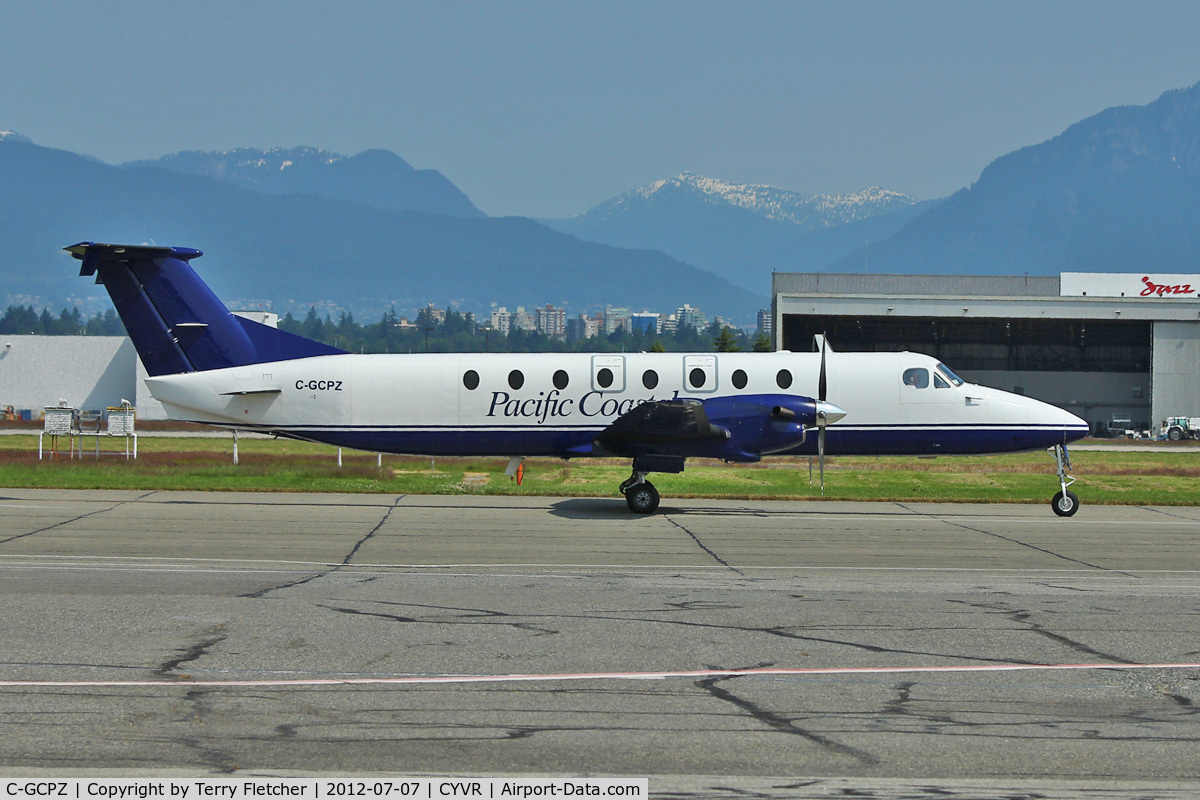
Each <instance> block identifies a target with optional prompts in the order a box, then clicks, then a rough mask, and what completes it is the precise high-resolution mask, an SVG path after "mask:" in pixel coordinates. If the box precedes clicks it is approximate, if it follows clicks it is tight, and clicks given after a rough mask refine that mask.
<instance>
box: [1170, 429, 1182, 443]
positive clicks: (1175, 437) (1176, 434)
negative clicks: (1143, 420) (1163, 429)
mask: <svg viewBox="0 0 1200 800" xmlns="http://www.w3.org/2000/svg"><path fill="white" fill-rule="evenodd" d="M1167 438H1168V439H1170V440H1171V441H1172V442H1179V441H1182V440H1183V429H1182V428H1171V430H1169V431H1167Z"/></svg>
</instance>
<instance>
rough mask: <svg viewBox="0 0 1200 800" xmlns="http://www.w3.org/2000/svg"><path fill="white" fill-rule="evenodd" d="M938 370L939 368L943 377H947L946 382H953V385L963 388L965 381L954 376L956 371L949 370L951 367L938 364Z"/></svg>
mask: <svg viewBox="0 0 1200 800" xmlns="http://www.w3.org/2000/svg"><path fill="white" fill-rule="evenodd" d="M937 368H938V370H940V371H941V373H942V374H943V375H945V376H946V380H948V381H950V382H951V383H953V384H954V385H955V386H962V385H963V379H962V378H960V377H958V376H957V375H955V374H954V370H952V369H950V368H949V367H947V366H946V365H945V364H938V365H937Z"/></svg>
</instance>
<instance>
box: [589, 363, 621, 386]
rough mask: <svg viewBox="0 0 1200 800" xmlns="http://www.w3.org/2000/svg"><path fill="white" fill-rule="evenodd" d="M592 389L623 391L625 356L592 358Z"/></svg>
mask: <svg viewBox="0 0 1200 800" xmlns="http://www.w3.org/2000/svg"><path fill="white" fill-rule="evenodd" d="M592 389H594V390H595V391H597V392H623V391H625V356H615V355H614V356H592Z"/></svg>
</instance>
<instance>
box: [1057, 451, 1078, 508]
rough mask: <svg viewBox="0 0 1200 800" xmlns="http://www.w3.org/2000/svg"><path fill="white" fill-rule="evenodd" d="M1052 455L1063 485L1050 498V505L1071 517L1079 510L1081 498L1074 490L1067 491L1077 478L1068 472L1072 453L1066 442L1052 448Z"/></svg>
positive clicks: (1059, 481) (1060, 483) (1060, 482)
mask: <svg viewBox="0 0 1200 800" xmlns="http://www.w3.org/2000/svg"><path fill="white" fill-rule="evenodd" d="M1050 455H1051V456H1052V457H1053V458H1054V463H1055V464H1056V465H1057V467H1058V483H1059V485H1060V486H1061V487H1062V489H1061V490H1060V491H1059V492H1058V494H1056V495H1054V497H1053V499H1051V500H1050V507H1051V508H1053V509H1054V513H1055V514H1058V515H1059V516H1060V517H1069V516H1072V515H1073V514H1074V513H1075V512H1076V511H1078V510H1079V498H1078V497H1076V496H1075V493H1074V492H1070V491H1067V487H1068V486H1070V485H1071V484H1073V483H1074V482H1075V478H1074V477H1073V476H1071V475H1068V474H1067V472H1069V471H1070V469H1071V454H1070V453H1068V452H1067V446H1066V445H1065V444H1056V445H1054V447H1051V448H1050Z"/></svg>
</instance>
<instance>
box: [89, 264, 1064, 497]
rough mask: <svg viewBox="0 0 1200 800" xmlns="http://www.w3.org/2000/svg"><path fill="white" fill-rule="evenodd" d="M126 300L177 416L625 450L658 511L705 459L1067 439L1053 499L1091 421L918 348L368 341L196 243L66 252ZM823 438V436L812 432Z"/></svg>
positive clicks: (434, 448)
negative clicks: (307, 318) (325, 338)
mask: <svg viewBox="0 0 1200 800" xmlns="http://www.w3.org/2000/svg"><path fill="white" fill-rule="evenodd" d="M66 249H67V250H68V251H69V252H70V253H71V254H72V255H74V256H75V257H76V258H78V259H80V260H81V261H82V262H83V265H82V268H81V270H80V274H81V275H83V276H90V275H95V276H96V282H97V283H101V284H103V285H104V287H105V288H106V289H107V290H108V293H109V295H110V296H111V297H112V301H113V304H114V306H115V307H116V309H117V313H118V314H120V316H121V320H122V321H123V322H124V323H125V328H126V330H127V331H128V332H129V336H130V338H131V339H132V340H133V344H134V347H135V348H136V349H137V352H138V355H139V356H140V358H141V360H142V363H143V364H144V365H145V367H146V371H147V373H148V374H149V375H150V378H149V379H148V380H147V381H146V383H147V386H148V387H149V389H150V393H151V394H152V395H153V396H154V397H155V398H156V399H157V400H159V401H160V402H161V403H162V404H163V407H164V409H165V410H166V411H167V413H168V414H169V415H170V416H171V417H172V418H174V419H178V420H184V421H188V422H198V423H204V424H209V425H215V426H220V427H225V428H232V429H235V430H238V429H240V430H255V431H262V432H266V433H273V434H277V435H279V436H287V437H291V438H296V439H305V440H310V441H315V442H323V443H326V444H331V445H336V446H339V447H351V448H357V449H360V450H367V451H371V452H380V453H404V454H414V455H432V456H508V457H510V458H521V457H526V456H558V457H561V458H578V457H584V456H610V457H611V456H619V457H624V458H629V459H631V460H632V463H633V472H632V474H631V475H630V477H629V479H628V480H626V481H625V482H624V483H622V484H621V486H620V491H621V493H622V494H624V495H625V499H626V501H627V502H628V504H629V508H630V509H631V510H632V511H634V512H636V513H640V514H649V513H652V512H654V511H655V509H657V508H658V504H659V494H658V491H657V490H656V489H655V488H654V485H653V484H652V483H650V481H648V480H646V476H647V475H648V474H649V473H652V472H664V473H676V472H682V471H683V468H684V464H685V461H686V459H688V458H719V459H723V460H725V461H728V462H754V461H759V460H761V459H762V458H763V456H767V455H810V456H811V455H817V456H818V457H819V458H820V459H821V464H822V471H823V467H824V457H825V455H826V454H829V455H975V454H980V453H1001V452H1015V451H1023V450H1037V449H1044V448H1045V449H1050V450H1051V451H1052V452H1053V454H1054V457H1055V460H1056V463H1057V467H1058V479H1059V485H1060V487H1061V489H1060V491H1059V492H1058V493H1057V494H1056V495H1055V496H1054V499H1053V500H1052V501H1051V506H1052V507H1053V508H1054V511H1055V513H1057V514H1058V515H1060V516H1070V515H1072V514H1074V513H1075V511H1076V510H1077V509H1078V508H1079V500H1078V498H1077V497H1076V496H1075V494H1074V493H1073V492H1071V491H1068V489H1067V487H1068V486H1070V484H1071V483H1073V482H1074V478H1072V477H1070V476H1069V475H1068V474H1067V472H1068V470H1069V469H1070V461H1069V457H1068V454H1067V445H1068V444H1069V443H1070V442H1073V441H1075V440H1077V439H1080V438H1082V437H1083V436H1085V435H1086V434H1087V433H1088V425H1087V423H1086V422H1084V421H1083V420H1082V419H1080V418H1079V417H1076V416H1075V415H1073V414H1070V413H1068V412H1066V411H1063V410H1062V409H1060V408H1056V407H1055V406H1052V405H1049V404H1047V403H1042V402H1040V401H1037V400H1033V399H1030V398H1028V397H1024V396H1021V395H1015V394H1009V393H1008V392H1002V391H999V390H997V389H989V388H985V387H982V386H976V385H973V384H970V383H967V382H966V381H964V380H962V379H961V378H959V377H958V376H957V375H955V374H954V373H953V372H952V371H951V370H950V369H949V368H948V367H946V366H945V365H943V364H940V363H938V361H937V360H936V359H933V358H931V357H929V356H925V355H920V354H917V353H908V352H904V353H834V352H831V351H829V349H828V347H827V345H826V344H825V342H824V341H823V339H822V341H821V342H820V349H819V352H815V353H791V352H786V351H784V352H776V353H693V354H683V353H625V354H619V355H618V354H578V353H554V354H509V353H461V354H436V355H434V354H409V355H358V354H352V353H346V352H344V351H342V350H339V349H337V348H334V347H330V346H328V345H325V344H321V343H319V342H315V341H312V340H310V339H305V338H304V337H301V336H296V335H295V334H291V333H287V332H286V331H281V330H278V329H276V328H271V327H269V326H266V325H261V324H259V323H256V322H252V321H250V320H247V319H244V318H241V317H237V316H235V315H233V314H231V313H230V312H229V311H228V310H227V309H226V308H225V306H224V305H223V304H222V303H221V301H220V300H218V299H217V297H216V295H214V294H213V293H212V291H211V290H210V289H209V288H208V286H206V285H205V284H204V282H203V281H202V280H200V278H199V276H198V275H196V273H195V271H194V270H193V269H192V268H191V266H190V264H189V263H188V262H189V261H191V259H194V258H197V257H199V256H200V255H201V253H200V251H199V250H192V249H189V248H182V247H153V246H141V245H112V244H98V243H93V242H81V243H80V244H77V245H73V246H71V247H68V248H66ZM814 434H815V435H814Z"/></svg>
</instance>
